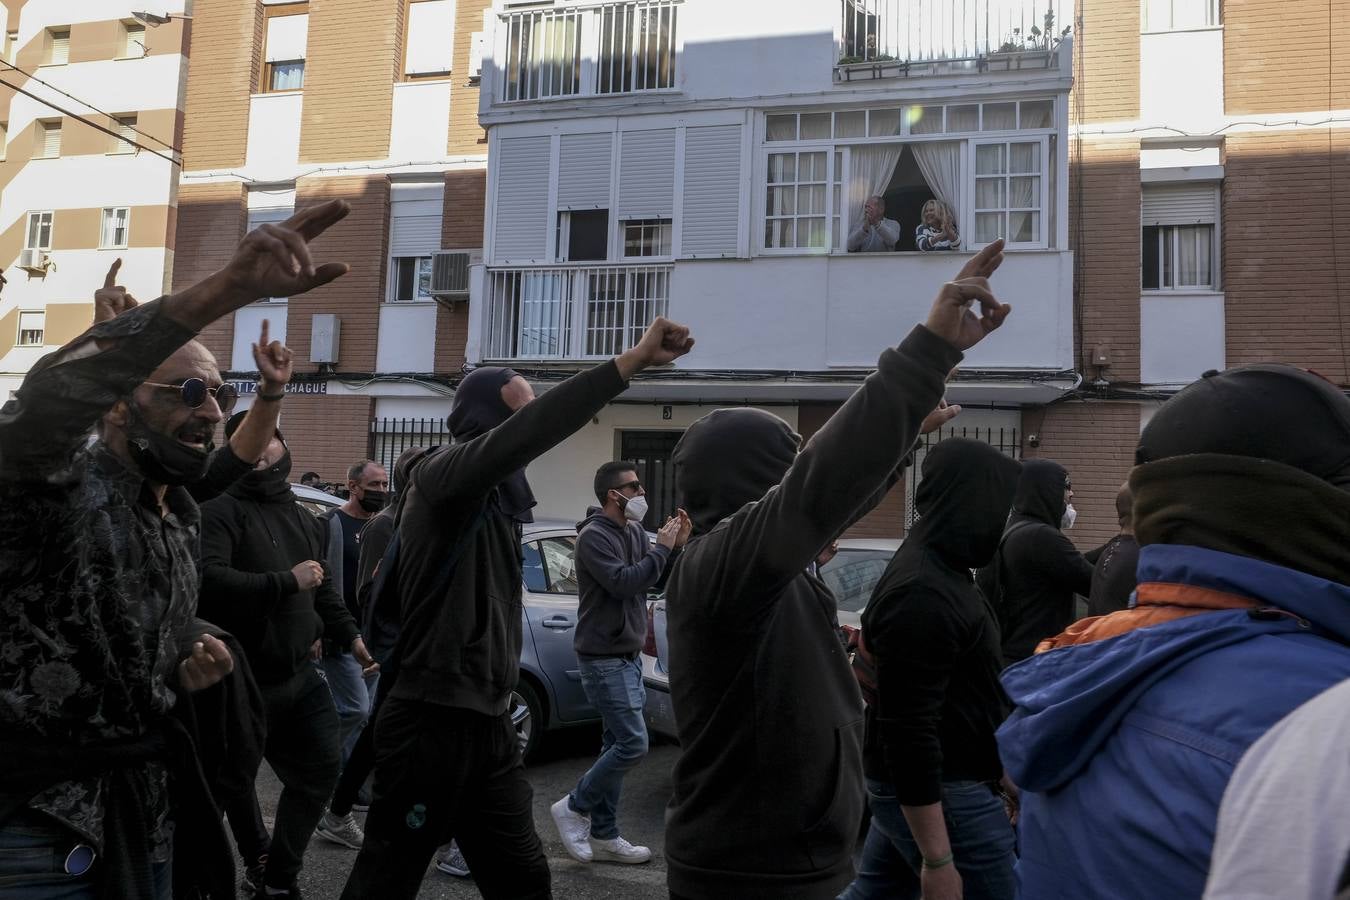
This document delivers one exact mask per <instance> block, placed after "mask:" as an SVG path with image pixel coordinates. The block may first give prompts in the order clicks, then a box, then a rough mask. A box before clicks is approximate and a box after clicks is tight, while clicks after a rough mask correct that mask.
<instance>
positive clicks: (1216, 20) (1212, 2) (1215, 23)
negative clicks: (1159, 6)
mask: <svg viewBox="0 0 1350 900" xmlns="http://www.w3.org/2000/svg"><path fill="white" fill-rule="evenodd" d="M1152 3H1166V4H1167V6H1168V13H1169V15H1168V21H1167V23H1166V24H1165V25H1164V24H1162V23H1158V22H1152V21H1150V17H1149V14H1148V11H1149V6H1150V4H1152ZM1178 3H1181V4H1186V3H1196V4H1200V3H1203V4H1204V5H1205V7H1206V8H1205V19H1206V22H1205V24H1203V25H1183V26H1180V27H1178V26H1176V25H1174V24H1173V23H1174V22H1176V19H1177V12H1176V7H1177V4H1178ZM1221 27H1223V4H1222V0H1139V31H1140V32H1141V33H1142V34H1163V33H1167V32H1174V31H1205V30H1208V29H1210V28H1221Z"/></svg>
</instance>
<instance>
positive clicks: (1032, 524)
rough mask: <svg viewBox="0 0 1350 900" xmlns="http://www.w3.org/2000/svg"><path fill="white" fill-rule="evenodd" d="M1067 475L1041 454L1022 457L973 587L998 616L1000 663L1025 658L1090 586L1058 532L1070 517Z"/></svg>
mask: <svg viewBox="0 0 1350 900" xmlns="http://www.w3.org/2000/svg"><path fill="white" fill-rule="evenodd" d="M1072 501H1073V487H1072V485H1071V484H1070V483H1069V473H1068V472H1067V471H1065V469H1064V467H1063V466H1061V465H1060V464H1059V463H1057V462H1054V461H1053V460H1049V459H1029V460H1027V461H1026V462H1025V463H1023V465H1022V477H1021V478H1020V479H1019V480H1018V482H1017V494H1016V496H1014V497H1013V505H1012V516H1011V517H1010V518H1009V519H1008V524H1007V526H1006V527H1005V528H1004V530H1003V540H1002V542H1001V543H1000V544H999V548H998V553H997V554H996V555H995V556H994V560H993V562H991V563H990V564H989V566H988V568H987V569H985V570H984V571H982V572H981V573H980V586H981V589H983V590H984V592H985V594H986V595H987V596H988V597H989V600H990V602H991V603H993V604H994V609H995V611H996V612H997V613H998V619H999V626H1000V628H1001V629H1002V632H1003V664H1004V665H1005V666H1010V665H1012V664H1013V663H1015V662H1017V661H1018V660H1022V659H1026V658H1027V657H1028V656H1030V655H1031V654H1032V652H1033V651H1034V650H1035V649H1036V645H1037V644H1038V643H1040V642H1041V641H1043V640H1045V639H1046V638H1048V637H1050V636H1051V635H1054V634H1059V633H1060V632H1061V631H1063V630H1064V629H1065V628H1067V627H1068V626H1069V623H1070V622H1072V621H1073V620H1074V619H1076V618H1077V616H1076V615H1075V614H1074V608H1075V602H1076V601H1075V599H1074V595H1075V594H1082V595H1083V596H1085V597H1086V596H1087V595H1088V594H1089V593H1090V592H1091V590H1092V564H1091V563H1089V562H1088V561H1087V559H1086V558H1085V557H1084V556H1083V554H1081V553H1079V552H1078V549H1077V548H1076V547H1074V545H1073V542H1072V541H1070V540H1069V539H1068V538H1067V537H1066V536H1065V535H1064V529H1068V528H1072V527H1073V523H1074V520H1075V519H1076V518H1077V517H1078V513H1077V511H1076V510H1075V509H1074V508H1073V503H1072Z"/></svg>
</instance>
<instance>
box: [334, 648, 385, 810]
mask: <svg viewBox="0 0 1350 900" xmlns="http://www.w3.org/2000/svg"><path fill="white" fill-rule="evenodd" d="M397 681H398V669H396V668H390V669H389V670H388V671H381V672H380V680H379V681H378V682H376V686H375V699H374V701H373V702H372V703H371V705H370V718H369V720H367V722H366V724H365V726H364V727H363V728H362V729H361V733H360V734H358V735H357V736H356V743H355V744H353V745H352V752H351V755H349V756H348V757H347V764H346V765H345V766H343V767H342V775H341V776H339V778H338V783H337V788H336V789H335V790H334V791H333V800H332V802H331V803H329V804H328V809H329V811H330V812H331V813H333V815H335V816H345V815H347V813H349V812H351V811H352V804H354V803H356V798H357V796H358V795H360V793H361V786H362V785H364V784H365V783H366V778H367V777H369V776H370V773H371V770H373V769H374V768H375V720H376V719H377V718H378V717H379V715H380V708H381V707H382V706H384V701H385V698H386V697H388V696H389V692H390V691H391V690H393V688H394V684H395V683H396V682H397Z"/></svg>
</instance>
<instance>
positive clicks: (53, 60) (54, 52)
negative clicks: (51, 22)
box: [42, 28, 70, 66]
mask: <svg viewBox="0 0 1350 900" xmlns="http://www.w3.org/2000/svg"><path fill="white" fill-rule="evenodd" d="M46 51H47V52H46V54H45V57H44V58H43V61H42V64H43V65H45V66H64V65H65V64H66V63H68V62H70V29H69V28H48V29H47V39H46Z"/></svg>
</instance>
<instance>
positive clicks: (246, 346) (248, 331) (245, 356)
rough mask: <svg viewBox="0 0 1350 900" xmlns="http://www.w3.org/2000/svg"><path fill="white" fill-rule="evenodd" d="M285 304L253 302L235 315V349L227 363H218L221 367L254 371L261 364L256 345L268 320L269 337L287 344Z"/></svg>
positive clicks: (286, 310) (220, 361) (219, 361)
mask: <svg viewBox="0 0 1350 900" xmlns="http://www.w3.org/2000/svg"><path fill="white" fill-rule="evenodd" d="M288 309H289V308H288V305H287V304H286V303H273V302H271V301H268V302H265V303H253V304H250V305H249V306H245V307H243V308H241V309H238V310H236V311H235V313H234V346H233V348H232V350H231V353H230V358H229V359H228V360H224V359H220V360H216V363H217V364H218V365H221V366H222V367H224V366H225V364H228V368H229V370H230V371H232V372H252V371H254V370H255V369H257V367H258V365H257V363H255V362H254V361H253V345H254V344H255V343H256V342H257V340H258V337H259V334H260V330H261V328H262V323H263V319H266V320H267V334H268V338H269V339H271V340H274V341H281V342H282V343H283V344H284V343H286V316H287V312H288Z"/></svg>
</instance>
